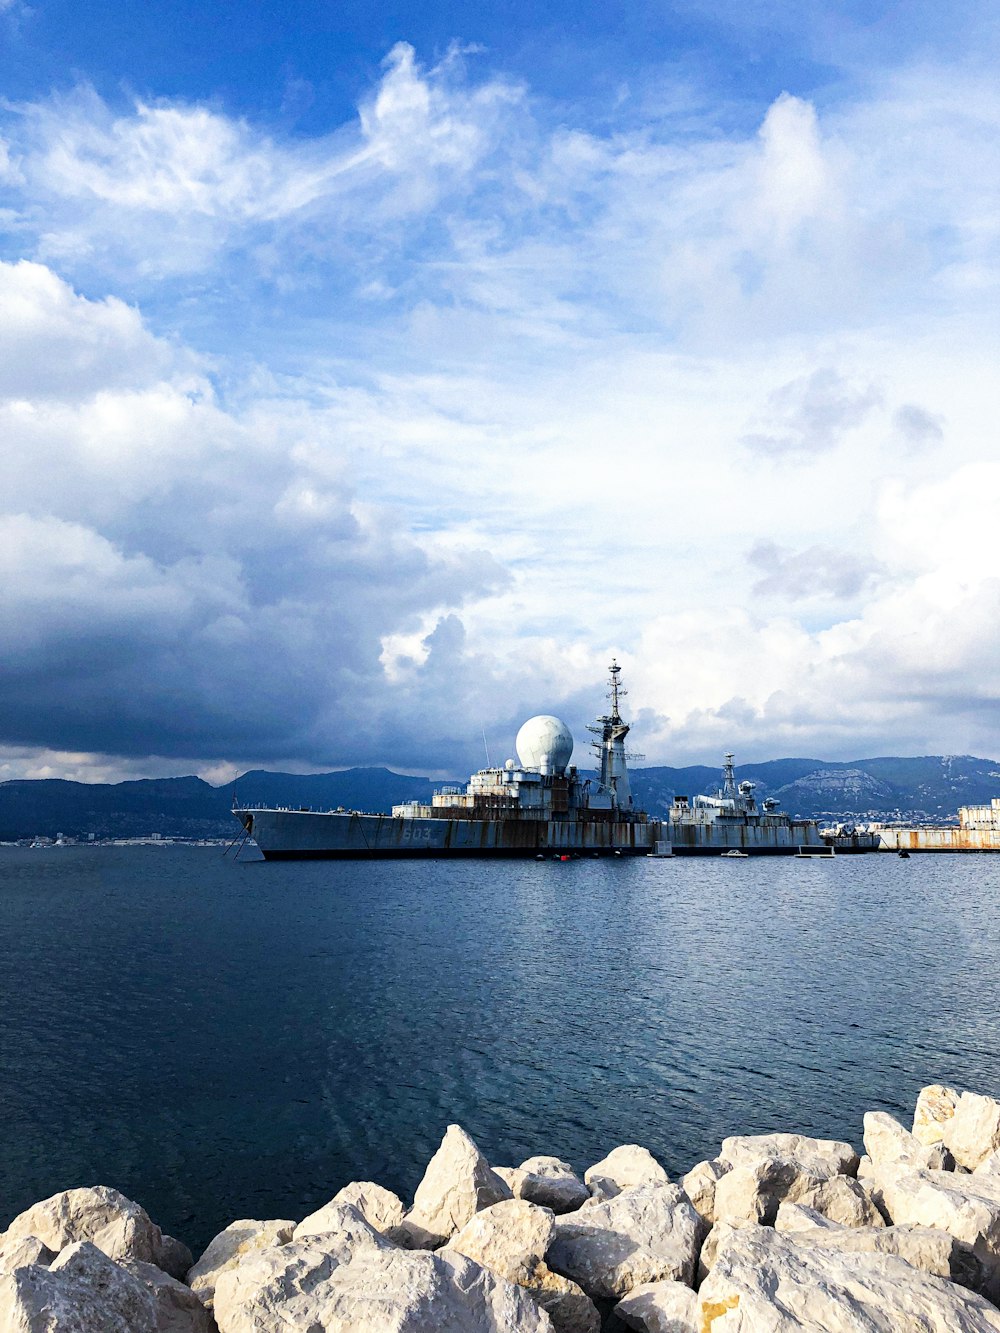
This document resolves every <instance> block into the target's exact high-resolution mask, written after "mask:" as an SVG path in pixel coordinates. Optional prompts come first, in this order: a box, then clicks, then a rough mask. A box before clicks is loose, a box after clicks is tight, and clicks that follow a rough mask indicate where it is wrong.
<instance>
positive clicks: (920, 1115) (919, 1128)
mask: <svg viewBox="0 0 1000 1333" xmlns="http://www.w3.org/2000/svg"><path fill="white" fill-rule="evenodd" d="M957 1105H958V1093H957V1092H956V1091H955V1089H954V1088H946V1087H945V1086H944V1084H943V1083H931V1084H928V1086H927V1087H926V1088H921V1089H920V1092H919V1093H918V1094H917V1104H916V1107H915V1108H914V1111H913V1137H914V1138H915V1139H916V1140H917V1141H918V1142H920V1143H923V1144H925V1145H926V1146H927V1147H933V1146H934V1144H935V1143H941V1142H943V1140H944V1127H945V1125H946V1124H947V1123H948V1121H949V1120H950V1119H951V1118H952V1116H953V1115H954V1114H955V1107H956V1106H957Z"/></svg>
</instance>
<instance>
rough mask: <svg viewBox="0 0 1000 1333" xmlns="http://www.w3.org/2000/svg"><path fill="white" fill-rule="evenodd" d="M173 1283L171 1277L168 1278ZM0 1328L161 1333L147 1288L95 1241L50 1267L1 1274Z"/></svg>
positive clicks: (73, 1246) (19, 1332)
mask: <svg viewBox="0 0 1000 1333" xmlns="http://www.w3.org/2000/svg"><path fill="white" fill-rule="evenodd" d="M168 1280H169V1279H168ZM0 1328H2V1329H4V1330H5V1333H6V1330H10V1333H157V1323H156V1303H155V1301H154V1299H153V1297H152V1296H151V1295H150V1293H149V1292H148V1291H147V1290H146V1288H145V1286H143V1284H142V1283H141V1282H140V1281H139V1280H138V1279H137V1278H136V1277H134V1276H133V1275H132V1274H131V1273H129V1272H127V1271H126V1270H125V1269H124V1268H123V1267H122V1266H121V1265H120V1264H117V1263H115V1261H114V1260H113V1259H110V1258H108V1256H107V1255H106V1254H105V1253H104V1252H103V1251H102V1250H99V1249H98V1248H97V1246H96V1245H94V1244H92V1243H91V1242H90V1241H73V1242H70V1243H69V1244H67V1245H64V1246H63V1247H62V1248H61V1249H60V1251H59V1253H58V1254H57V1255H56V1257H55V1258H54V1259H53V1260H52V1262H51V1263H50V1264H27V1265H25V1266H23V1267H19V1268H16V1269H15V1270H14V1271H13V1272H10V1273H5V1274H3V1275H0Z"/></svg>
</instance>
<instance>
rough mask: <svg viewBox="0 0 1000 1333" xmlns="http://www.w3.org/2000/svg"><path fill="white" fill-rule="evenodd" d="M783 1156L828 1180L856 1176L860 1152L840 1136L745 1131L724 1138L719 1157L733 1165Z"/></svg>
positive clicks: (783, 1158) (799, 1166)
mask: <svg viewBox="0 0 1000 1333" xmlns="http://www.w3.org/2000/svg"><path fill="white" fill-rule="evenodd" d="M774 1159H780V1160H781V1161H785V1162H793V1163H795V1164H796V1165H797V1166H798V1169H799V1171H800V1172H802V1173H803V1174H805V1175H811V1176H815V1177H816V1178H817V1179H819V1180H825V1179H826V1178H827V1177H829V1176H853V1175H854V1174H855V1173H856V1172H857V1169H858V1160H859V1159H858V1154H857V1153H856V1152H855V1151H854V1149H853V1148H852V1147H851V1145H850V1144H849V1143H843V1142H841V1141H840V1140H838V1139H811V1138H808V1137H807V1136H806V1135H805V1134H742V1135H735V1136H733V1137H732V1138H728V1139H723V1141H722V1148H721V1149H720V1151H719V1160H720V1161H721V1162H724V1163H725V1164H726V1165H728V1166H731V1167H737V1166H748V1165H752V1164H753V1163H755V1162H760V1161H765V1160H774Z"/></svg>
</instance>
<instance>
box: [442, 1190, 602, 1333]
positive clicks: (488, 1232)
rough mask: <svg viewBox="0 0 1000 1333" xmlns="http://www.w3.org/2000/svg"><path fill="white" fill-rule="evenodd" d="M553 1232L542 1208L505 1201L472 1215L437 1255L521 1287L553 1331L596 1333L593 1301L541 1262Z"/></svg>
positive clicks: (597, 1325)
mask: <svg viewBox="0 0 1000 1333" xmlns="http://www.w3.org/2000/svg"><path fill="white" fill-rule="evenodd" d="M554 1232H555V1218H554V1217H553V1215H552V1213H551V1212H550V1211H549V1210H548V1209H547V1208H539V1207H538V1206H537V1205H536V1204H533V1203H529V1202H528V1201H527V1200H526V1199H507V1200H504V1201H503V1202H502V1203H495V1204H493V1205H492V1206H491V1207H489V1208H484V1209H483V1210H482V1212H479V1213H476V1215H475V1217H473V1218H472V1219H471V1220H470V1221H469V1222H467V1223H466V1224H465V1226H464V1227H463V1228H462V1230H461V1231H459V1232H458V1233H457V1235H455V1236H453V1237H452V1238H451V1241H450V1242H449V1243H448V1246H447V1248H446V1249H445V1250H442V1251H441V1253H442V1254H443V1255H449V1254H451V1253H458V1254H462V1255H465V1256H466V1258H469V1259H472V1260H474V1261H475V1262H476V1263H477V1264H479V1265H480V1266H481V1267H482V1268H488V1269H489V1270H490V1272H491V1273H494V1274H495V1275H496V1276H497V1277H502V1278H506V1279H507V1281H509V1282H516V1283H517V1284H518V1285H519V1286H521V1287H524V1288H525V1289H526V1290H527V1291H528V1292H529V1293H530V1294H531V1295H532V1296H533V1297H534V1299H535V1300H536V1301H537V1302H538V1304H539V1305H540V1306H541V1307H542V1309H543V1310H547V1311H548V1314H549V1317H550V1318H551V1320H552V1326H553V1328H555V1329H556V1330H557V1333H599V1330H600V1326H601V1318H600V1315H599V1314H598V1312H597V1308H596V1307H595V1305H594V1303H593V1302H592V1301H591V1300H590V1298H589V1297H588V1296H587V1295H586V1294H585V1293H584V1292H583V1291H582V1290H581V1288H580V1287H579V1286H577V1284H576V1283H575V1282H572V1281H570V1280H569V1279H568V1278H565V1277H563V1276H562V1275H561V1274H557V1273H554V1272H552V1271H551V1269H549V1267H548V1266H547V1265H546V1263H545V1252H546V1250H547V1249H548V1248H549V1244H550V1243H551V1240H552V1237H553V1234H554Z"/></svg>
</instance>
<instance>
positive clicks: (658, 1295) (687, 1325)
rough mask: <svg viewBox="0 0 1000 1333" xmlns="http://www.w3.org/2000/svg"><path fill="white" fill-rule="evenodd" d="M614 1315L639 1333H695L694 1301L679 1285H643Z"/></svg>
mask: <svg viewBox="0 0 1000 1333" xmlns="http://www.w3.org/2000/svg"><path fill="white" fill-rule="evenodd" d="M614 1312H615V1314H616V1316H617V1317H618V1318H619V1319H620V1320H621V1322H622V1323H623V1324H624V1325H625V1327H626V1328H635V1329H638V1330H639V1333H699V1321H698V1297H697V1296H696V1295H695V1294H694V1292H693V1291H692V1290H691V1288H690V1287H686V1286H685V1285H684V1283H683V1282H644V1283H643V1284H642V1285H641V1286H638V1287H633V1288H632V1290H631V1291H630V1292H629V1294H628V1295H627V1296H626V1297H625V1298H624V1299H623V1300H621V1301H619V1302H618V1304H617V1305H616V1306H615V1310H614Z"/></svg>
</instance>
